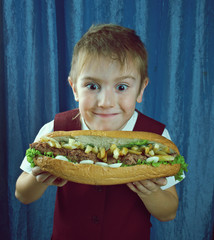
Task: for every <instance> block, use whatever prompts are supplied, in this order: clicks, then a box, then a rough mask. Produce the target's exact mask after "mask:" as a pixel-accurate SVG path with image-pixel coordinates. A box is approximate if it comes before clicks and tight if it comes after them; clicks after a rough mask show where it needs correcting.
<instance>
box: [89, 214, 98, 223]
mask: <svg viewBox="0 0 214 240" xmlns="http://www.w3.org/2000/svg"><path fill="white" fill-rule="evenodd" d="M91 220H92V222H93V223H94V224H98V223H99V222H100V220H99V218H98V216H96V215H94V216H92V218H91Z"/></svg>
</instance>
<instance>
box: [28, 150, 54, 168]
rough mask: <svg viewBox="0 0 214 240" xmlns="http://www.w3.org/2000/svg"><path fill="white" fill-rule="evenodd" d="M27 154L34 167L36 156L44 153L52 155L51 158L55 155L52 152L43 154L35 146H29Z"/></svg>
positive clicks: (48, 155)
mask: <svg viewBox="0 0 214 240" xmlns="http://www.w3.org/2000/svg"><path fill="white" fill-rule="evenodd" d="M25 155H26V156H27V161H28V162H29V163H30V166H31V167H32V168H33V167H35V163H34V161H33V159H34V158H35V157H36V156H43V155H45V156H47V157H51V158H54V157H55V156H54V154H53V153H52V152H44V153H43V154H41V152H40V151H39V150H36V149H34V148H28V149H27V151H26V154H25Z"/></svg>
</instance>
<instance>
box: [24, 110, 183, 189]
mask: <svg viewBox="0 0 214 240" xmlns="http://www.w3.org/2000/svg"><path fill="white" fill-rule="evenodd" d="M137 117H138V113H137V112H136V111H135V112H134V114H133V115H132V117H131V118H130V119H129V121H128V122H127V124H126V125H125V127H124V128H123V129H122V131H133V129H134V126H135V123H136V121H137ZM81 120H82V121H81V123H82V130H89V129H88V127H87V126H86V124H85V121H84V119H81ZM53 131H54V120H52V121H51V122H49V123H46V124H45V125H44V126H43V127H42V128H41V129H40V131H39V133H38V134H37V136H36V138H35V140H34V142H37V141H39V139H40V137H42V136H43V135H46V134H48V133H50V132H53ZM162 136H164V137H165V138H168V139H169V140H171V138H170V135H169V132H168V130H167V129H166V128H165V129H164V131H163V134H162ZM20 168H21V169H22V170H23V171H24V172H27V173H32V170H31V166H30V163H29V162H28V161H27V157H26V156H25V158H24V159H23V161H22V164H21V166H20ZM184 177H185V176H184V174H183V178H184ZM166 179H167V184H166V185H165V186H162V187H161V188H162V189H163V190H164V189H167V188H170V187H172V186H174V185H175V184H177V183H179V181H176V180H175V178H174V177H167V178H166Z"/></svg>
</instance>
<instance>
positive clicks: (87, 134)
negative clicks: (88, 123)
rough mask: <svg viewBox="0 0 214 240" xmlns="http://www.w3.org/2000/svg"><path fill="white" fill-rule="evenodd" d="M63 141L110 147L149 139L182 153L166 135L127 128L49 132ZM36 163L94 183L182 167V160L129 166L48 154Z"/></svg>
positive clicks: (121, 180)
mask: <svg viewBox="0 0 214 240" xmlns="http://www.w3.org/2000/svg"><path fill="white" fill-rule="evenodd" d="M46 137H48V138H53V139H55V140H57V141H59V142H61V141H68V139H69V138H74V139H75V140H77V141H79V142H81V143H83V144H84V145H87V144H93V145H96V146H98V147H105V148H106V149H108V148H109V147H110V146H111V144H113V143H114V144H116V145H122V144H127V143H130V142H133V140H148V141H150V142H153V143H158V144H160V145H164V146H167V147H169V148H170V151H171V152H172V153H177V154H179V150H178V148H177V146H176V145H175V144H174V143H173V142H172V141H170V140H168V139H166V138H165V137H163V136H160V135H158V134H155V133H149V132H126V131H93V130H86V131H83V130H81V131H57V132H52V133H50V134H48V135H46ZM34 163H35V164H36V165H37V166H39V167H40V168H41V169H42V170H43V171H47V172H49V173H51V174H53V175H55V176H57V177H60V178H63V179H66V180H68V181H73V182H77V183H82V184H91V185H115V184H124V183H129V182H135V181H140V180H146V179H152V178H159V177H168V176H174V175H176V174H177V173H178V171H179V170H180V164H173V165H171V164H170V163H169V164H161V165H160V166H158V167H154V166H152V165H134V166H128V167H126V166H125V167H119V168H111V167H103V166H98V165H95V164H74V163H72V162H67V161H62V160H58V159H55V158H51V157H47V156H40V155H38V156H36V157H35V158H34Z"/></svg>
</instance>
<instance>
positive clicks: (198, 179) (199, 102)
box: [0, 0, 214, 240]
mask: <svg viewBox="0 0 214 240" xmlns="http://www.w3.org/2000/svg"><path fill="white" fill-rule="evenodd" d="M213 13H214V2H213V1H212V0H201V1H193V0H190V1H182V0H179V1H166V0H160V1H154V0H152V1H150V0H135V1H131V0H106V1H103V0H63V1H58V0H56V1H53V0H39V1H33V0H20V1H15V0H2V1H1V2H0V121H1V122H0V136H1V137H0V152H1V157H0V213H1V214H0V215H1V217H0V236H2V237H3V238H2V239H13V240H16V239H17V240H20V239H42V240H43V239H44V240H46V239H50V236H51V232H52V221H53V211H54V203H55V193H56V188H55V187H49V188H48V189H47V191H46V192H45V194H44V195H43V196H42V198H41V199H40V200H38V201H36V202H35V203H32V204H30V205H23V204H21V203H20V202H18V200H16V199H15V196H14V192H15V183H16V180H17V177H18V176H19V175H20V173H21V170H20V168H19V167H20V164H21V161H22V159H23V157H24V154H25V150H26V149H27V148H28V144H29V143H31V142H32V141H33V140H34V138H35V135H36V134H37V132H38V131H39V129H40V128H41V127H42V125H43V124H45V123H46V122H48V121H51V120H52V119H53V118H54V116H55V114H56V113H58V112H62V111H66V110H69V109H72V108H75V107H77V103H76V102H75V101H74V98H73V94H72V91H71V89H70V87H69V84H68V82H67V77H68V74H69V70H70V62H71V57H72V52H73V47H74V45H75V44H76V42H77V41H78V40H79V39H80V38H81V36H82V35H83V34H84V33H85V32H86V31H87V30H88V28H89V27H90V26H91V25H92V24H96V23H110V22H111V23H116V24H120V25H123V26H125V27H130V28H133V29H135V30H136V32H137V33H138V34H139V35H140V37H141V39H142V40H143V42H144V43H145V45H146V48H147V50H148V55H149V78H150V82H149V85H148V87H147V89H146V91H145V94H144V98H143V103H142V104H137V108H138V110H140V111H141V112H143V113H144V114H146V115H148V116H150V117H153V118H155V119H157V120H159V121H161V122H163V123H165V124H166V125H167V129H168V130H169V132H170V135H171V138H172V140H173V141H174V142H175V143H176V145H177V146H178V148H179V150H180V152H181V153H182V154H183V155H184V157H185V158H186V161H187V163H188V164H189V168H188V169H189V172H188V173H186V179H185V180H184V181H183V182H181V183H179V184H178V185H177V191H178V194H179V199H180V204H179V210H178V212H177V217H176V218H175V220H173V221H171V222H166V223H162V222H159V221H158V220H156V219H154V218H152V237H151V239H155V240H165V239H167V240H171V239H173V240H176V239H182V240H185V239H187V240H190V239H191V240H192V239H194V240H195V239H196V240H202V239H206V240H207V239H212V234H213V223H214V217H213V216H214V214H213V213H214V212H213V210H214V205H213V200H214V199H213V189H214V188H213V187H214V184H213V172H214V161H213V155H214V145H213V136H214V105H213V102H214V98H213V96H214V67H213V66H214V65H213V64H214V57H213V55H214V54H213V53H214V14H213Z"/></svg>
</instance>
